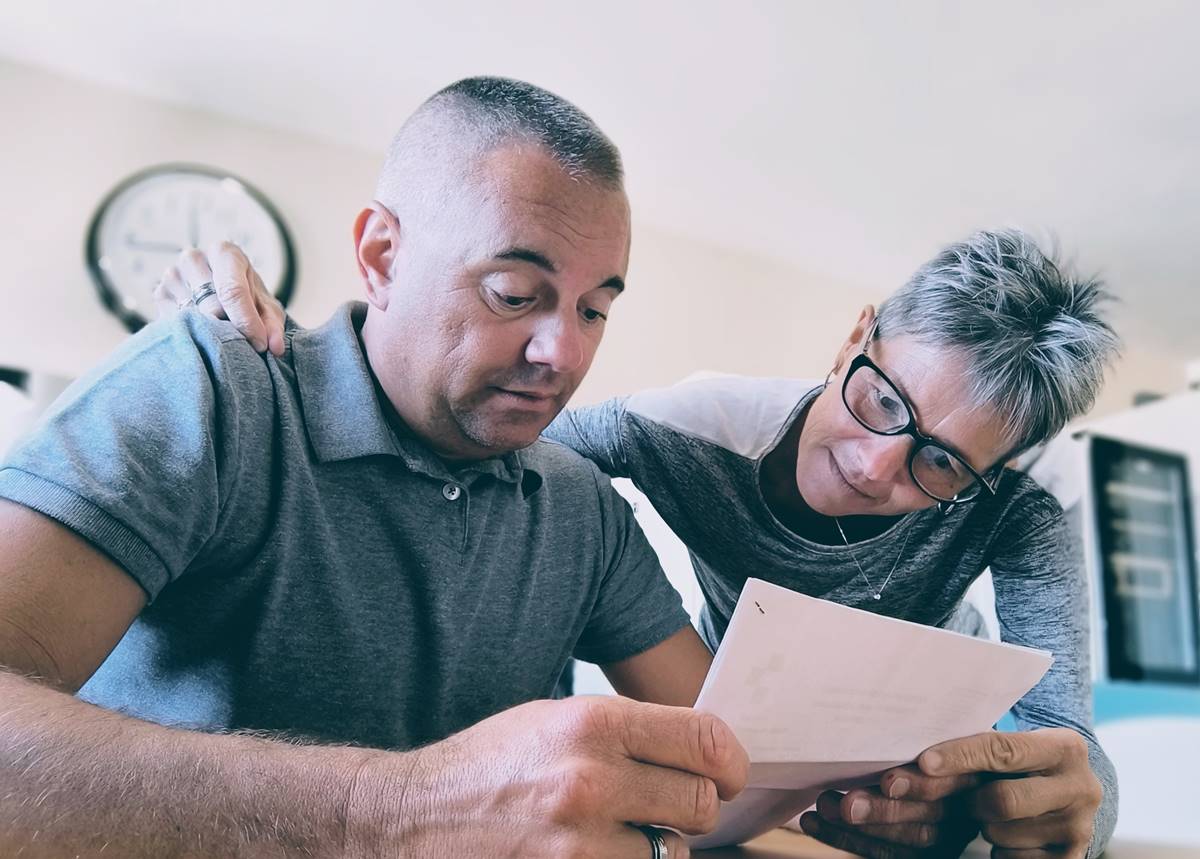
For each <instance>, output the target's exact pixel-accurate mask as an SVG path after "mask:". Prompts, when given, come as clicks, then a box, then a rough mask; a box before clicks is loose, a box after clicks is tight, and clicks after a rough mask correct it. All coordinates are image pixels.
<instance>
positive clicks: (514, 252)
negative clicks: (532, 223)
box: [496, 248, 558, 274]
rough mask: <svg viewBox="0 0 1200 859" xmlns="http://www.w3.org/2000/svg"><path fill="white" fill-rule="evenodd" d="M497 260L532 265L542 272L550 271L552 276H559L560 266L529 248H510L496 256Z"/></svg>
mask: <svg viewBox="0 0 1200 859" xmlns="http://www.w3.org/2000/svg"><path fill="white" fill-rule="evenodd" d="M496 259H502V260H516V261H518V262H527V263H532V264H533V265H536V266H537V267H538V268H540V269H542V271H548V272H550V274H558V266H556V265H555V264H554V263H552V262H550V260H548V259H547V258H546V255H545V254H540V253H538V252H537V251H534V250H530V249H529V248H509V249H508V250H506V251H504V252H503V253H498V254H496Z"/></svg>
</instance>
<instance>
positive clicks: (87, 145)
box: [0, 62, 1183, 409]
mask: <svg viewBox="0 0 1200 859" xmlns="http://www.w3.org/2000/svg"><path fill="white" fill-rule="evenodd" d="M0 115H2V116H3V117H4V126H3V131H0V146H2V147H3V148H2V151H0V189H2V191H3V197H2V198H0V261H2V262H3V277H2V278H0V366H6V365H7V366H16V367H23V368H27V369H33V370H37V371H42V372H51V373H56V374H59V375H64V376H74V375H78V374H79V373H80V372H81V371H82V370H84V369H85V368H87V367H89V366H91V365H92V364H94V363H95V362H96V361H97V360H99V359H100V358H101V357H102V356H103V355H105V354H106V353H108V352H109V351H110V350H111V349H112V348H113V347H114V346H115V345H116V344H117V342H119V340H120V339H121V338H122V337H123V336H124V330H123V329H122V328H121V326H120V325H119V324H118V323H117V322H116V320H114V319H112V318H111V317H110V316H109V315H108V314H107V312H106V311H105V310H104V309H103V307H102V306H101V305H100V303H99V300H98V299H97V297H96V293H95V290H94V289H93V288H92V285H91V283H90V280H89V277H88V273H87V271H86V269H85V267H84V263H83V242H84V235H85V231H86V228H87V225H88V222H89V220H90V218H91V217H92V215H93V213H94V211H95V208H96V205H97V204H98V202H99V201H100V199H101V198H102V197H103V196H104V194H105V193H107V192H108V191H109V190H110V189H111V188H112V186H113V185H114V184H115V183H116V182H118V181H119V180H120V179H122V178H123V177H125V176H126V175H128V174H129V173H132V172H134V171H136V170H138V169H140V168H142V167H145V166H147V165H150V164H155V163H160V162H165V161H198V162H202V163H209V164H213V165H216V166H220V167H224V168H227V169H229V170H231V171H233V172H234V173H237V174H239V175H241V176H243V177H244V178H245V179H247V180H248V181H250V182H251V183H252V184H254V185H257V186H258V187H259V188H260V189H262V190H263V191H264V193H266V194H267V195H268V197H270V198H271V199H272V200H273V201H274V202H275V203H276V205H277V206H278V207H279V208H280V210H281V211H282V213H283V215H284V217H285V219H286V220H287V222H288V224H289V226H290V227H291V230H292V232H293V235H294V238H295V241H296V246H297V249H298V256H299V278H298V281H297V290H296V295H295V299H294V302H293V305H292V308H291V309H292V313H293V315H294V316H295V317H296V318H297V319H298V320H299V321H301V322H302V323H305V324H310V325H311V324H317V323H319V322H321V321H322V320H324V319H325V318H326V317H327V316H328V315H329V314H330V313H331V312H332V310H333V308H334V307H335V306H336V305H337V304H339V303H340V302H342V301H344V300H346V299H348V298H352V297H358V295H359V294H360V290H359V286H358V281H357V277H356V272H355V268H354V264H353V255H352V248H351V241H350V225H351V222H352V220H353V218H354V215H355V214H356V213H357V211H358V210H359V208H360V207H361V206H362V205H363V203H364V202H366V201H368V200H369V199H370V196H371V193H372V191H373V188H374V183H375V175H376V171H377V169H378V166H379V164H380V161H381V154H380V153H381V152H382V150H383V148H384V146H385V145H386V143H387V141H386V140H381V141H379V151H378V152H371V151H364V150H359V149H354V148H351V147H347V146H341V145H334V144H330V143H326V142H322V141H319V140H315V139H306V138H303V137H299V136H297V135H295V134H293V133H285V132H279V131H275V130H273V129H270V128H266V127H260V126H255V125H250V124H247V123H244V122H239V121H234V120H230V119H227V118H224V117H221V116H217V115H214V114H208V113H203V112H200V111H197V110H193V109H184V108H178V107H173V106H170V105H166V104H163V103H159V102H156V101H153V100H150V99H147V98H144V97H141V96H136V95H131V94H127V93H123V92H118V91H116V90H111V89H106V88H103V87H100V86H96V85H94V84H85V83H80V82H77V81H74V80H70V79H66V78H61V77H57V76H55V75H52V74H49V73H47V72H44V71H40V70H37V69H33V68H31V67H26V66H20V65H14V64H12V63H6V62H0ZM395 119H396V124H399V122H401V121H402V120H403V117H402V116H399V115H398V116H396V118H395ZM641 178H642V179H643V180H644V178H645V177H641ZM638 186H639V187H641V188H647V187H650V188H652V187H653V183H648V182H645V181H640V182H639V183H638ZM652 202H653V201H652V200H643V203H644V204H645V205H646V206H647V207H649V206H650V204H651V203H652ZM713 204H714V205H720V204H721V201H719V200H716V201H714V202H713ZM633 207H634V222H635V225H634V248H633V259H632V264H631V271H630V277H629V289H628V291H627V293H626V295H625V296H623V297H622V298H621V300H620V302H619V303H618V307H617V312H616V313H615V314H614V317H613V320H612V323H611V325H610V326H609V328H608V334H607V336H606V342H605V345H604V347H603V348H602V349H601V351H600V354H599V356H598V358H597V360H596V364H595V366H594V368H593V370H592V373H591V374H590V375H589V377H588V379H587V380H586V382H585V383H584V385H583V387H582V388H581V389H580V391H579V393H578V395H577V400H576V401H577V402H590V401H595V400H599V399H603V398H605V397H608V396H613V395H615V394H618V393H628V392H630V391H633V390H636V389H639V388H644V387H647V386H653V385H660V384H667V383H670V382H673V381H676V380H678V379H680V378H682V377H684V376H686V375H688V374H690V373H692V372H693V371H695V370H697V369H702V368H704V369H715V370H723V371H727V372H740V373H752V374H753V373H760V374H773V375H799V376H820V375H823V374H824V372H825V371H826V370H827V368H828V366H829V364H830V361H831V358H832V355H833V353H834V351H835V349H836V347H837V345H838V343H839V341H840V339H841V337H843V336H844V335H845V334H846V333H847V332H848V331H849V329H850V327H851V326H852V324H853V321H854V318H855V316H856V314H857V311H858V309H859V307H860V306H861V305H862V304H865V303H867V302H869V301H877V300H879V299H880V298H882V297H883V296H884V295H886V294H887V292H888V291H890V289H891V288H892V286H894V284H850V283H844V282H838V281H836V280H832V279H830V278H828V277H823V276H815V275H813V274H810V273H807V272H804V271H800V270H797V269H795V268H793V267H789V266H787V265H784V264H780V263H775V262H771V261H768V260H765V259H762V258H759V257H755V256H752V255H749V254H745V253H740V252H736V251H731V250H729V249H726V248H721V247H718V246H715V245H712V244H709V243H704V242H698V241H694V240H691V239H689V238H686V237H683V236H679V235H675V234H673V233H671V232H669V231H666V230H663V229H661V228H659V227H656V226H652V225H649V224H646V223H644V222H642V221H640V220H639V219H638V216H637V212H638V210H639V201H638V200H637V199H634V200H633ZM947 238H951V237H947ZM862 245H863V253H864V254H869V253H871V241H870V237H869V236H863V237H862ZM919 262H920V260H913V265H914V267H915V266H916V265H917V264H918V263H919ZM1155 354H1156V353H1155V349H1154V347H1153V344H1146V343H1141V344H1136V348H1134V349H1131V350H1130V355H1131V358H1132V359H1133V360H1130V361H1127V362H1126V364H1125V365H1124V367H1123V368H1122V371H1121V373H1120V374H1119V375H1118V376H1117V377H1116V378H1115V379H1114V384H1113V385H1111V386H1110V388H1111V390H1110V392H1109V394H1108V395H1107V399H1106V401H1105V403H1106V408H1110V409H1111V407H1112V406H1114V405H1120V404H1123V403H1125V402H1128V395H1129V392H1130V391H1132V390H1136V389H1138V388H1139V387H1153V386H1154V385H1155V384H1156V383H1158V380H1161V379H1166V380H1168V381H1167V382H1163V383H1160V384H1158V386H1159V388H1160V389H1164V387H1165V388H1166V389H1169V388H1170V387H1171V386H1178V385H1179V384H1181V381H1180V380H1181V379H1182V372H1183V371H1182V367H1180V366H1177V364H1174V363H1169V362H1163V361H1159V360H1156V357H1155Z"/></svg>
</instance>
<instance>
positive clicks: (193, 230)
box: [188, 206, 200, 248]
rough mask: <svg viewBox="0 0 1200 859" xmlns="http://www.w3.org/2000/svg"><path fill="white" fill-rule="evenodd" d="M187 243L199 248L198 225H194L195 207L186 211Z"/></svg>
mask: <svg viewBox="0 0 1200 859" xmlns="http://www.w3.org/2000/svg"><path fill="white" fill-rule="evenodd" d="M188 241H190V242H191V243H192V247H194V248H197V247H200V225H199V224H197V223H196V207H195V206H192V207H191V209H189V210H188Z"/></svg>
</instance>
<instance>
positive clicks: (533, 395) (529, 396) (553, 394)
mask: <svg viewBox="0 0 1200 859" xmlns="http://www.w3.org/2000/svg"><path fill="white" fill-rule="evenodd" d="M495 390H497V391H499V392H500V393H502V394H508V395H509V396H513V397H520V398H521V399H523V400H528V401H529V402H531V403H539V402H544V401H546V400H557V399H558V397H559V392H558V391H522V390H517V389H514V388H501V387H496V388H495Z"/></svg>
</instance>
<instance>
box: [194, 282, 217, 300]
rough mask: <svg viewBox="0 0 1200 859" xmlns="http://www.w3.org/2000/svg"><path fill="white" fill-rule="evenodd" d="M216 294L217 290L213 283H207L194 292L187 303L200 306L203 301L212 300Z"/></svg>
mask: <svg viewBox="0 0 1200 859" xmlns="http://www.w3.org/2000/svg"><path fill="white" fill-rule="evenodd" d="M216 294H217V290H216V288H215V287H213V282H212V281H211V280H209V281H205V282H204V283H202V284H200V285H199V286H198V287H196V288H195V289H194V290H192V296H191V298H189V299H188V300H187V303H188V304H191V305H193V306H199V304H200V302H201V301H203V300H204V299H206V298H212V297H213V296H214V295H216Z"/></svg>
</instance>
